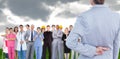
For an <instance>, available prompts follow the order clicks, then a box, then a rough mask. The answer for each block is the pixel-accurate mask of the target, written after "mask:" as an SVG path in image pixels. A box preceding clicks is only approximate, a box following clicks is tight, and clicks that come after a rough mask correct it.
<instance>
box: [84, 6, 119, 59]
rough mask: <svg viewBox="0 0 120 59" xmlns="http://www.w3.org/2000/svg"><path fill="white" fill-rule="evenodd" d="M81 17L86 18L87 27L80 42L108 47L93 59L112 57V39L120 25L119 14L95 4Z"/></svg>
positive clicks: (111, 58) (114, 38) (114, 37)
mask: <svg viewBox="0 0 120 59" xmlns="http://www.w3.org/2000/svg"><path fill="white" fill-rule="evenodd" d="M83 17H85V18H86V19H85V21H86V23H87V24H88V27H89V29H88V32H87V34H85V38H83V39H84V40H82V42H83V43H85V44H90V45H92V46H96V47H97V46H102V47H107V48H109V50H108V51H105V52H104V53H103V54H102V55H99V56H95V57H94V59H106V58H107V59H113V52H114V50H113V47H114V41H115V40H116V35H117V34H118V31H119V27H120V25H119V24H120V19H119V15H118V14H117V13H113V12H112V11H111V10H110V9H109V8H108V7H105V6H104V5H95V6H94V7H93V8H92V9H91V10H89V11H87V12H85V13H84V14H83ZM116 52H117V51H116Z"/></svg>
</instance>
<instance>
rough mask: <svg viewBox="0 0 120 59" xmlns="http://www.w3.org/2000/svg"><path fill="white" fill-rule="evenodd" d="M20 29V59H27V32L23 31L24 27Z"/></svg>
mask: <svg viewBox="0 0 120 59" xmlns="http://www.w3.org/2000/svg"><path fill="white" fill-rule="evenodd" d="M19 28H20V31H19V32H18V33H17V41H18V42H17V51H18V59H26V50H27V45H26V41H25V31H24V30H23V25H20V26H19Z"/></svg>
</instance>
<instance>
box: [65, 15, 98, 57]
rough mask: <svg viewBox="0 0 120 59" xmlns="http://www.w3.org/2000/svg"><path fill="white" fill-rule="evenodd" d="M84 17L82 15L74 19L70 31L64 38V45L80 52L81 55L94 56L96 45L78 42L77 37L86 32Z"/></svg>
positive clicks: (86, 26)
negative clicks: (74, 21)
mask: <svg viewBox="0 0 120 59" xmlns="http://www.w3.org/2000/svg"><path fill="white" fill-rule="evenodd" d="M85 20H86V18H85V17H83V16H79V17H78V18H77V20H76V23H75V25H74V28H73V30H72V31H71V32H70V34H69V36H68V37H67V39H66V45H67V47H68V48H70V49H72V50H74V51H76V52H78V53H80V54H81V55H84V56H87V57H94V56H95V54H96V47H95V46H92V45H89V44H84V43H83V42H78V39H79V38H80V37H81V41H82V40H83V39H82V37H83V36H84V35H85V34H86V33H87V30H88V25H87V22H86V21H85Z"/></svg>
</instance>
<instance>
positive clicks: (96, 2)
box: [93, 0, 105, 4]
mask: <svg viewBox="0 0 120 59" xmlns="http://www.w3.org/2000/svg"><path fill="white" fill-rule="evenodd" d="M93 1H94V3H95V4H104V1H105V0H93Z"/></svg>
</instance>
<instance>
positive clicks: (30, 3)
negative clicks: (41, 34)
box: [8, 0, 50, 21]
mask: <svg viewBox="0 0 120 59" xmlns="http://www.w3.org/2000/svg"><path fill="white" fill-rule="evenodd" d="M8 7H9V9H10V10H11V11H12V12H13V13H14V14H16V15H18V16H28V17H30V18H32V19H40V18H41V19H42V20H44V21H45V20H46V19H47V17H48V16H49V15H50V10H48V9H46V8H44V6H43V5H42V3H41V1H40V0H8Z"/></svg>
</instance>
